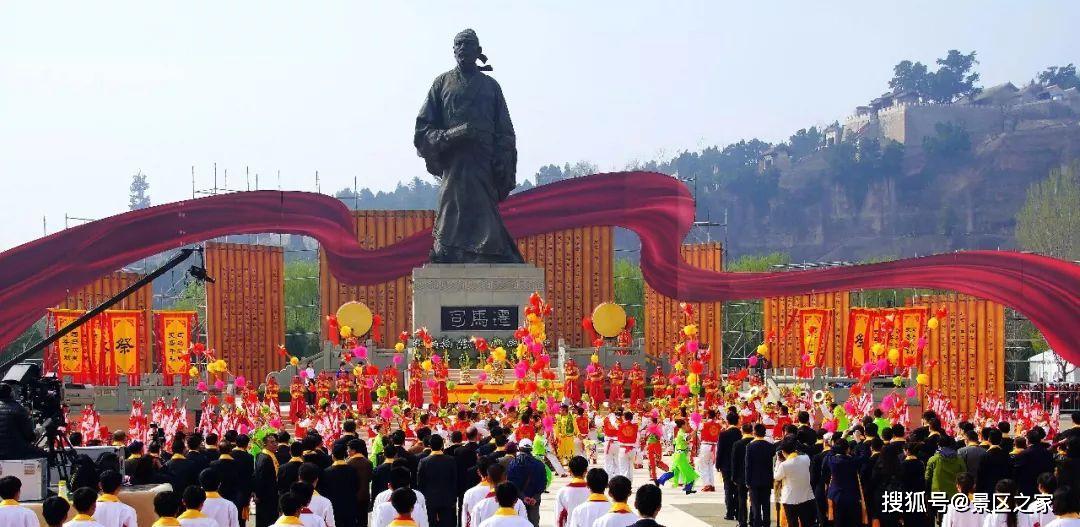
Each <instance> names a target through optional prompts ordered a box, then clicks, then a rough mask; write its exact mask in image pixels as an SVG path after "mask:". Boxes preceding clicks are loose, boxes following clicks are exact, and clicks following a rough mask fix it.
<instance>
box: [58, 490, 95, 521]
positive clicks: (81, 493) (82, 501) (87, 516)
mask: <svg viewBox="0 0 1080 527" xmlns="http://www.w3.org/2000/svg"><path fill="white" fill-rule="evenodd" d="M97 497H98V495H97V492H95V491H94V489H91V488H89V487H83V488H81V489H78V490H76V491H75V492H73V493H71V504H72V506H73V507H75V512H76V514H75V517H74V518H72V520H71V521H69V522H67V523H65V524H64V527H104V526H102V525H101V523H99V522H98V521H97V520H95V519H94V512H95V511H96V510H97Z"/></svg>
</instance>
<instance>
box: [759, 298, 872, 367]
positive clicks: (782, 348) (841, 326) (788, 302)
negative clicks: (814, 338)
mask: <svg viewBox="0 0 1080 527" xmlns="http://www.w3.org/2000/svg"><path fill="white" fill-rule="evenodd" d="M850 296H851V295H849V294H848V292H847V291H830V292H824V293H813V294H807V295H799V296H788V297H782V298H766V299H765V300H764V301H763V302H762V306H763V310H764V322H763V324H762V326H763V328H764V332H765V334H766V335H769V334H775V335H776V340H773V341H770V342H769V354H768V358H769V362H770V363H771V364H772V367H774V368H798V367H800V366H802V352H801V349H802V348H801V347H800V342H799V339H800V338H801V336H800V335H801V333H800V329H799V322H798V319H797V317H796V318H795V321H794V322H791V320H792V317H793V316H796V314H797V313H798V311H799V308H800V307H817V308H825V309H832V318H831V319H830V321H829V330H828V331H829V335H828V338H827V340H826V343H825V353H824V355H823V356H822V360H821V362H820V363H819V364H818V367H825V368H843V367H844V345H845V344H844V343H845V341H844V336H845V335H846V334H847V323H848V309H849V307H850V304H851V299H850ZM789 322H791V324H790V328H789V329H788V325H789ZM785 329H787V333H785V332H784V330H785Z"/></svg>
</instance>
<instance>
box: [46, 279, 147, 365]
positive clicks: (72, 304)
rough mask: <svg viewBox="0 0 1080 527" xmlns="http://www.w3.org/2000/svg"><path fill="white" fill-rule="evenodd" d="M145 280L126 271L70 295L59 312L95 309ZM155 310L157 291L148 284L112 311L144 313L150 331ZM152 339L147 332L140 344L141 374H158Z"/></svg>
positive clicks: (115, 306) (62, 303)
mask: <svg viewBox="0 0 1080 527" xmlns="http://www.w3.org/2000/svg"><path fill="white" fill-rule="evenodd" d="M142 277H143V275H141V274H138V273H128V272H124V271H117V272H114V273H112V274H109V275H106V276H103V277H101V278H99V279H97V280H96V281H94V282H93V283H90V284H88V285H86V287H83V288H82V289H79V290H78V291H75V292H74V293H72V294H70V295H69V296H68V297H67V298H65V299H64V301H63V302H60V304H59V305H57V306H56V307H57V308H59V309H81V310H90V309H93V308H94V307H97V306H98V305H100V304H101V303H102V302H104V301H106V300H108V299H109V298H112V297H114V296H116V294H117V293H119V292H120V291H123V290H124V289H126V288H127V287H129V286H131V284H134V283H135V282H138V281H139V280H140V279H142ZM153 306H154V291H153V287H151V286H150V285H149V284H148V285H145V286H143V287H141V288H139V290H138V291H136V292H135V293H133V294H132V295H131V296H128V297H127V298H125V299H123V300H121V301H120V302H119V303H117V304H116V305H114V306H112V308H111V309H114V310H131V311H142V312H143V315H141V316H143V317H144V322H145V323H146V328H151V327H153V326H152V325H151V320H150V310H151V308H152V307H153ZM149 338H150V332H149V331H147V332H146V333H145V335H144V337H143V339H141V340H140V341H139V349H140V350H145V352H144V353H143V354H142V357H140V359H139V364H138V371H139V372H141V373H149V372H152V371H155V370H154V354H153V353H152V352H151V351H150V343H149Z"/></svg>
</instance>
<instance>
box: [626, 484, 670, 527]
mask: <svg viewBox="0 0 1080 527" xmlns="http://www.w3.org/2000/svg"><path fill="white" fill-rule="evenodd" d="M661 496H662V494H661V492H660V487H657V486H656V485H653V484H651V483H647V484H645V485H642V486H640V487H638V490H637V494H636V495H635V496H634V508H635V509H637V511H638V515H640V516H641V519H640V520H638V521H637V522H636V523H633V524H631V525H630V527H664V526H663V525H660V524H659V523H656V515H657V514H659V513H660V500H661Z"/></svg>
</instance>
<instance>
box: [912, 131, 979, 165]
mask: <svg viewBox="0 0 1080 527" xmlns="http://www.w3.org/2000/svg"><path fill="white" fill-rule="evenodd" d="M922 144H923V150H924V151H925V152H926V155H927V156H929V157H930V158H931V159H934V160H937V161H959V160H964V159H967V157H968V156H969V155H970V154H971V136H970V135H969V134H968V131H967V129H966V128H964V125H962V124H959V123H953V122H951V121H950V122H944V123H937V124H935V125H934V135H928V136H926V137H924V138H923V141H922Z"/></svg>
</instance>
